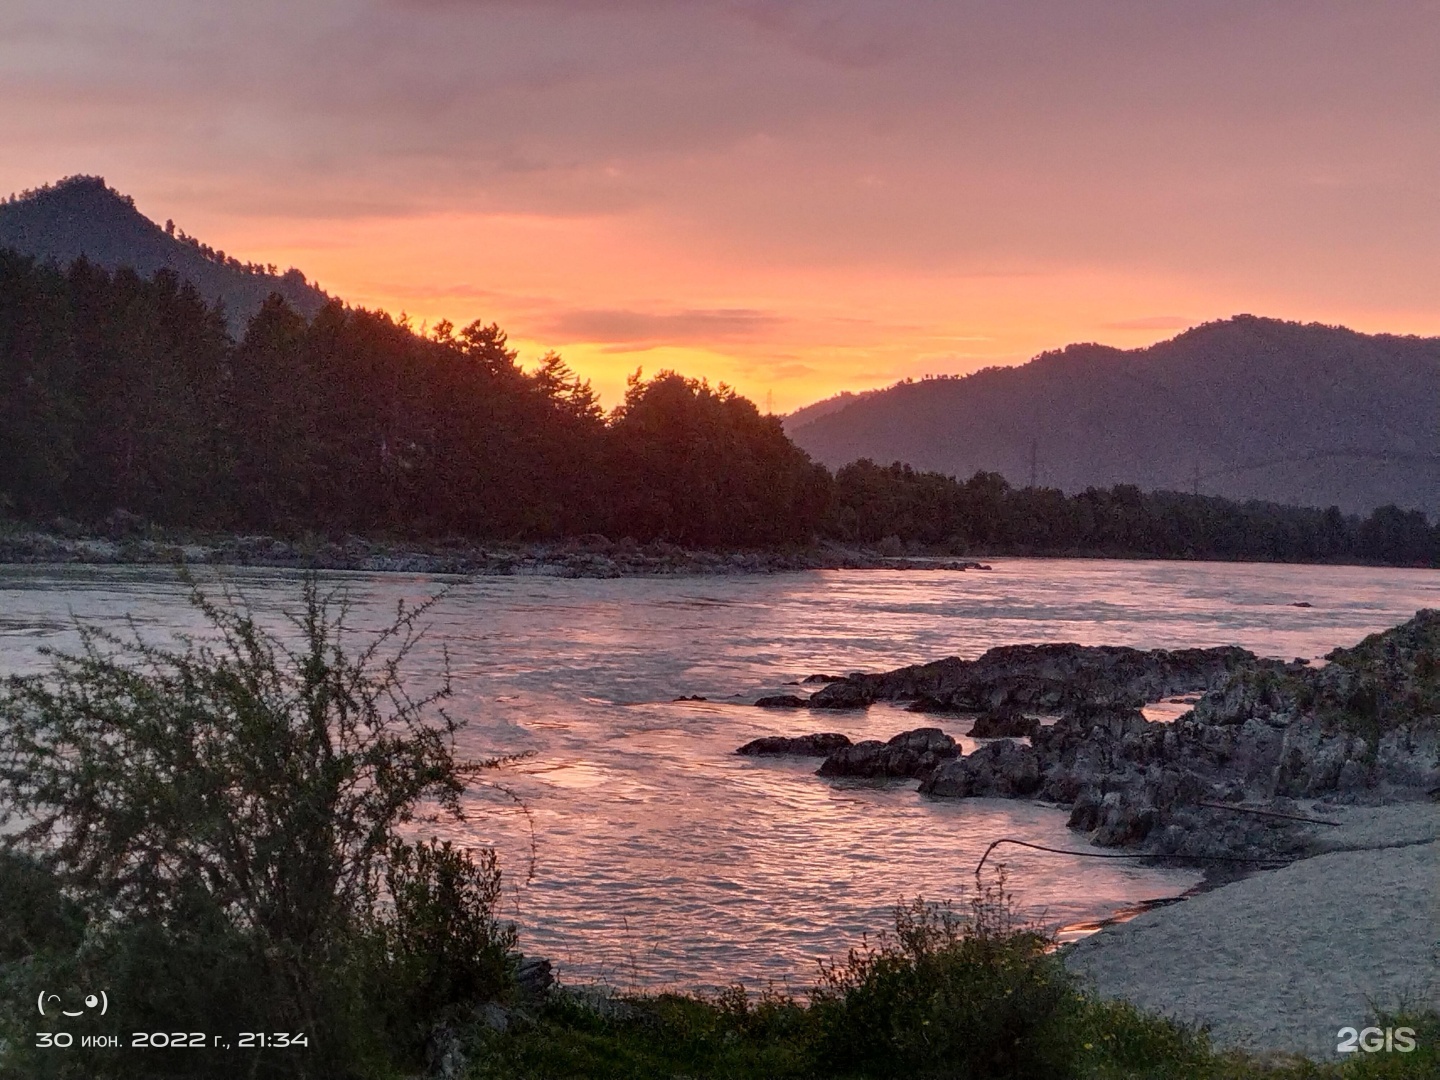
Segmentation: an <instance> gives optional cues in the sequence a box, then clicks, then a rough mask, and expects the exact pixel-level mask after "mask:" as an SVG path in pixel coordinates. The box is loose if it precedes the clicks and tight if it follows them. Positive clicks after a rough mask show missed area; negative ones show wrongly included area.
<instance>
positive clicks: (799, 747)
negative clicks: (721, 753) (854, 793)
mask: <svg viewBox="0 0 1440 1080" xmlns="http://www.w3.org/2000/svg"><path fill="white" fill-rule="evenodd" d="M849 745H850V740H849V739H848V738H846V737H845V736H844V735H840V734H838V733H836V732H833V731H822V732H817V733H816V734H814V735H796V736H793V737H790V736H785V735H766V736H764V737H763V738H759V739H752V740H751V741H750V742H748V743H746V744H745V745H744V746H742V747H740V749H739V750H736V751H735V752H736V753H737V754H745V755H746V756H748V757H758V756H762V755H768V754H795V755H797V756H799V757H825V756H826V755H828V754H833V753H834V752H835V751H837V750H840V749H842V748H844V747H846V746H849Z"/></svg>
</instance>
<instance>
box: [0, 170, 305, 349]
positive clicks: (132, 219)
mask: <svg viewBox="0 0 1440 1080" xmlns="http://www.w3.org/2000/svg"><path fill="white" fill-rule="evenodd" d="M0 248H10V249H12V250H15V251H19V252H21V253H22V254H25V255H29V256H31V257H33V258H37V259H42V260H50V259H53V260H54V261H55V262H57V263H60V264H62V265H64V264H67V263H70V262H73V261H74V260H75V259H78V258H80V257H82V256H83V257H84V258H86V259H89V260H90V261H91V262H92V263H95V264H97V265H99V266H103V267H104V268H106V269H107V270H115V269H118V268H119V267H122V266H128V267H131V268H132V269H134V270H136V271H137V272H138V273H139V274H140V275H141V276H142V277H147V278H148V277H150V276H151V275H153V274H154V273H155V272H156V271H157V270H167V269H168V270H173V271H174V272H175V273H176V274H177V275H178V276H179V277H180V278H181V279H182V280H186V281H189V282H190V283H191V284H193V285H194V286H195V288H196V290H197V291H198V292H199V293H200V295H201V296H203V297H204V298H205V299H206V300H208V301H209V302H210V303H215V302H217V301H219V302H221V303H223V304H224V305H225V312H226V315H227V318H228V320H229V323H230V327H231V330H232V331H235V332H237V333H238V332H239V331H241V330H243V329H244V327H245V324H246V323H247V322H248V321H249V319H250V317H251V316H252V315H254V314H255V312H257V311H259V310H260V306H261V305H262V304H263V303H264V302H265V299H266V297H268V296H269V295H270V294H271V293H279V294H280V295H281V296H283V297H284V298H285V300H286V301H287V302H288V303H289V304H290V306H291V307H293V308H294V309H295V310H296V311H298V312H300V313H301V314H303V315H304V316H306V317H307V318H311V317H313V316H314V315H315V313H316V312H318V311H319V310H320V309H321V308H322V307H323V306H324V305H325V301H326V300H327V299H328V297H327V296H326V295H325V293H323V292H322V291H321V290H320V289H318V288H316V287H315V286H314V285H311V284H308V283H307V282H306V280H305V275H304V274H302V273H301V272H300V271H299V270H295V269H293V268H292V269H290V270H287V271H285V272H284V273H283V274H277V273H275V272H274V269H275V268H274V267H262V266H258V265H256V264H254V263H243V262H241V261H240V260H239V259H236V258H234V257H233V256H227V255H226V254H225V253H224V252H223V251H215V250H214V249H213V248H210V247H209V246H207V245H205V244H202V243H200V242H199V241H198V240H196V239H194V238H193V237H188V236H186V235H185V234H184V233H183V232H177V231H176V230H175V228H174V225H173V224H172V223H169V222H167V223H166V227H165V228H161V227H160V226H159V225H156V224H155V223H154V222H153V221H151V220H150V219H149V218H147V217H146V216H145V215H144V214H142V213H140V211H138V210H136V209H135V202H134V200H133V199H131V198H130V197H129V196H128V195H121V194H120V193H119V192H118V191H115V190H114V189H112V188H110V187H107V186H106V184H105V181H104V179H102V178H101V177H98V176H72V177H69V178H67V179H65V180H61V181H60V182H59V183H56V184H52V185H47V186H45V187H42V188H37V189H35V190H33V191H27V192H25V193H23V194H22V195H20V196H18V197H12V198H11V199H10V200H8V201H5V202H3V203H0Z"/></svg>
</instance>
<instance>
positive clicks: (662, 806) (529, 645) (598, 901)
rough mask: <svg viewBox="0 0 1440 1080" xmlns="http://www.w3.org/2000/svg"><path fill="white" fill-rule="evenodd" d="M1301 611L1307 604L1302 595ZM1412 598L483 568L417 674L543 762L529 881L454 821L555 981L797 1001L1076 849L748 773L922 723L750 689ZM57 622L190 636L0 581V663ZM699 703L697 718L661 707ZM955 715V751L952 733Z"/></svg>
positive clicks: (31, 581) (1125, 879)
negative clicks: (914, 904)
mask: <svg viewBox="0 0 1440 1080" xmlns="http://www.w3.org/2000/svg"><path fill="white" fill-rule="evenodd" d="M225 576H226V577H227V579H228V580H229V581H230V582H231V584H232V585H233V586H235V587H236V588H238V589H239V590H241V591H242V592H243V593H244V594H245V595H246V596H247V597H248V598H249V600H250V602H251V603H252V604H253V605H254V606H255V607H256V608H257V609H258V610H260V611H262V612H269V613H274V612H278V611H279V610H280V609H281V608H283V607H286V606H293V605H294V602H295V597H296V594H297V588H296V583H297V577H296V575H294V574H290V573H286V572H282V571H272V570H240V569H235V570H230V571H227V572H226V573H225ZM326 580H327V582H330V583H332V584H336V585H343V586H344V587H345V588H346V589H347V590H348V592H349V594H350V596H351V598H352V600H353V601H354V602H355V605H356V612H355V616H354V621H355V622H356V623H357V625H366V626H372V627H378V626H381V625H384V624H385V622H386V621H387V620H388V618H389V616H390V615H391V614H393V611H394V607H395V603H396V601H397V600H399V599H402V598H404V599H407V600H416V599H420V598H423V597H425V596H427V595H429V594H430V593H431V592H433V591H434V590H435V589H437V588H438V587H440V586H441V585H442V584H445V583H443V582H441V581H440V580H438V579H430V578H421V577H407V576H396V575H378V574H375V575H371V574H333V575H326ZM1302 601H1303V602H1307V603H1309V604H1312V605H1313V606H1312V607H1308V608H1300V607H1295V606H1293V605H1294V604H1296V603H1298V602H1302ZM1426 606H1429V607H1436V606H1440V574H1437V573H1436V572H1433V571H1410V570H1376V569H1358V568H1350V567H1294V566H1270V565H1264V566H1261V565H1232V564H1204V563H1158V562H1118V561H1083V560H1068V561H1054V560H1003V561H998V562H996V563H994V569H993V570H992V571H990V572H988V573H985V572H968V573H963V574H961V573H950V572H933V571H932V572H920V571H913V572H899V571H828V572H815V573H803V574H784V575H771V576H753V577H752V576H747V577H716V578H674V579H631V580H608V581H594V580H562V579H554V578H543V577H516V578H489V579H482V580H479V581H476V582H472V583H459V584H454V585H453V588H452V591H451V592H450V593H449V594H448V595H447V596H446V598H445V599H444V600H443V602H442V603H441V604H440V605H439V606H438V607H436V608H435V609H434V610H433V611H432V612H431V615H430V618H429V624H430V631H429V635H428V637H427V639H426V641H425V642H424V643H423V644H422V646H421V648H420V649H419V650H418V652H417V653H416V654H415V655H414V657H413V667H414V669H415V676H416V677H417V678H418V679H419V680H421V681H424V680H427V679H431V678H433V677H434V676H435V675H436V674H437V673H438V672H439V671H440V669H441V666H442V650H441V647H442V645H443V646H445V647H447V648H448V650H449V654H450V663H451V667H452V670H453V672H454V675H455V689H456V700H455V702H454V703H453V705H454V708H453V710H452V711H453V712H454V713H456V714H457V715H461V716H463V717H465V718H467V719H468V720H469V724H470V726H469V728H468V729H467V731H466V732H465V735H464V741H465V748H466V749H467V751H469V752H471V753H473V754H477V755H479V754H486V755H488V754H493V753H500V752H518V751H528V752H531V754H532V756H531V757H529V758H528V759H527V760H526V761H525V762H524V763H523V764H522V765H520V766H518V767H516V768H513V769H511V770H509V771H507V772H506V773H504V774H503V776H502V777H501V779H503V781H504V783H505V784H506V786H507V787H508V788H509V789H510V791H511V792H512V793H513V794H514V795H515V796H518V797H519V798H520V799H521V800H523V802H524V804H525V805H526V807H528V810H529V815H530V820H531V821H532V822H533V828H534V836H535V845H534V861H533V870H532V869H531V862H530V844H529V836H530V834H529V831H528V827H527V824H526V819H525V817H524V816H523V815H521V814H520V813H519V812H518V811H517V810H516V809H515V807H514V805H513V804H512V803H511V802H510V801H509V799H508V797H507V796H506V795H505V794H504V793H501V792H498V791H491V792H488V793H483V792H482V793H480V794H478V795H476V796H475V797H474V798H473V799H472V811H473V813H472V820H471V821H470V822H468V823H466V824H465V825H462V826H450V827H447V830H448V831H447V835H450V836H453V837H455V838H458V839H464V840H466V841H468V842H470V843H477V842H479V843H486V844H494V845H495V846H496V847H497V848H498V849H499V850H500V851H501V853H502V857H503V860H504V866H505V869H506V873H507V881H508V885H507V899H506V907H507V911H508V912H509V913H510V914H511V915H512V916H513V917H514V918H515V919H516V920H517V921H518V922H519V923H520V925H521V927H522V930H523V938H524V947H525V948H526V949H527V951H530V952H534V953H538V954H541V955H547V956H550V957H552V958H553V959H555V960H556V961H557V963H558V964H559V966H560V967H561V969H562V971H563V973H564V974H565V975H566V976H568V977H569V978H572V979H593V978H600V979H606V980H609V981H611V982H614V983H617V984H620V985H623V986H629V985H637V984H646V985H655V984H667V985H680V986H697V985H718V984H723V983H727V982H732V981H735V980H744V981H746V982H749V983H751V984H752V985H754V984H755V983H757V982H763V981H764V980H766V979H770V978H773V979H775V980H777V981H782V980H787V979H788V980H789V981H790V983H791V985H792V986H795V987H796V988H803V987H805V986H807V985H808V984H809V982H810V981H811V979H812V978H813V975H814V972H815V961H816V960H817V959H820V958H828V957H833V956H835V955H837V954H840V953H842V952H843V951H844V949H845V948H846V947H847V946H849V945H850V944H852V943H855V942H856V941H858V939H859V936H860V935H861V933H864V932H870V933H873V932H874V931H876V930H878V929H881V928H883V927H884V926H885V925H886V924H887V922H888V913H889V909H890V908H891V907H892V906H893V904H894V903H895V902H896V901H897V900H900V899H902V898H907V897H912V896H914V895H916V894H923V895H924V896H926V897H928V898H943V897H959V896H960V895H961V891H962V889H963V888H964V887H965V884H966V881H967V879H968V880H971V881H973V874H972V871H973V868H974V866H975V862H976V860H977V859H978V858H979V856H980V853H981V852H982V851H983V850H984V849H985V847H986V845H987V844H989V842H990V841H991V840H993V839H995V838H997V837H1000V836H1016V837H1021V838H1026V839H1030V840H1034V841H1037V842H1040V843H1051V844H1054V845H1056V846H1061V847H1077V846H1081V845H1082V844H1083V841H1082V840H1081V838H1079V837H1076V836H1074V835H1073V834H1070V833H1069V832H1068V831H1067V830H1066V829H1065V817H1066V815H1065V814H1064V812H1063V811H1059V810H1055V809H1051V808H1046V807H1041V806H1034V805H1030V804H1026V803H1012V802H1008V801H1004V800H979V799H976V800H964V801H958V802H957V801H930V800H926V799H923V798H921V797H920V796H919V795H917V794H916V792H915V790H914V789H915V784H914V783H913V782H904V783H891V784H883V785H873V784H862V783H855V782H844V781H830V780H823V779H821V778H820V777H817V776H815V775H814V769H815V767H816V765H817V764H818V762H817V761H814V760H809V759H768V760H763V759H762V760H756V759H750V758H740V757H737V756H735V755H734V753H733V750H734V749H735V747H736V746H738V745H740V744H741V743H743V742H745V741H747V740H749V739H752V738H754V737H756V736H757V735H762V734H769V733H776V732H793V733H798V732H802V731H808V730H814V729H816V728H820V729H825V730H834V731H842V732H844V733H846V734H847V735H849V736H850V737H851V738H856V739H858V738H888V737H889V736H891V735H893V734H895V733H896V732H898V731H901V730H905V729H906V728H909V727H915V726H920V724H921V723H922V721H921V720H920V719H919V718H916V717H914V716H913V715H907V714H905V713H903V712H901V711H899V710H897V709H894V708H891V707H888V706H877V707H874V708H872V709H871V710H869V712H868V713H829V714H825V715H824V716H823V718H822V717H814V718H812V717H809V716H808V715H806V714H799V715H797V714H794V713H786V712H771V711H767V710H760V709H755V708H753V707H751V706H750V705H748V704H747V702H750V701H753V700H754V698H755V697H756V696H757V695H759V694H761V693H774V692H781V691H783V689H784V688H785V684H787V683H788V682H791V681H793V680H796V679H799V678H802V677H803V676H805V675H808V674H811V673H814V672H842V673H843V672H848V671H855V670H883V669H886V668H892V667H897V666H899V665H902V664H907V663H914V662H917V661H924V660H932V659H936V658H938V657H942V656H948V655H960V656H965V657H973V656H977V655H979V654H980V653H981V652H983V651H984V650H985V649H987V648H990V647H991V646H994V645H1003V644H1012V643H1017V642H1042V641H1076V642H1081V643H1085V644H1114V645H1133V646H1137V647H1146V648H1148V647H1157V646H1159V647H1181V646H1191V645H1197V646H1205V645H1221V644H1238V645H1242V646H1245V647H1246V648H1249V649H1252V650H1255V651H1256V652H1259V653H1261V654H1264V655H1270V656H1279V657H1284V658H1286V659H1289V658H1291V657H1295V656H1303V657H1318V656H1321V655H1323V654H1324V653H1325V652H1327V651H1329V650H1330V649H1332V648H1334V647H1335V646H1337V645H1347V644H1351V643H1353V642H1355V641H1357V640H1359V638H1361V637H1362V636H1364V635H1365V634H1367V633H1370V632H1372V631H1375V630H1380V629H1384V628H1385V627H1387V626H1391V625H1393V624H1394V623H1396V622H1398V621H1400V620H1402V619H1404V618H1407V617H1408V616H1410V615H1411V614H1413V613H1414V612H1415V611H1416V609H1418V608H1420V607H1426ZM72 617H79V618H81V619H84V620H88V621H91V622H96V623H100V624H105V625H111V626H113V625H115V624H117V623H119V622H120V621H122V620H124V619H125V618H127V617H128V618H132V619H134V620H135V621H136V623H137V625H138V626H139V627H140V628H141V630H142V632H143V633H145V634H146V635H147V636H159V635H163V634H164V633H166V632H168V631H171V630H185V629H194V628H197V626H198V624H197V622H196V620H195V618H194V615H193V612H192V611H191V610H190V609H189V608H188V607H187V605H186V603H185V598H184V590H183V589H182V588H181V587H180V586H179V584H178V583H177V582H176V581H175V580H174V578H173V577H172V576H171V575H170V574H168V573H167V572H164V571H157V570H153V569H142V568H47V567H39V568H35V567H0V670H4V671H17V670H34V669H35V668H37V667H38V666H40V665H41V664H42V662H43V661H42V660H41V658H40V657H39V655H38V649H39V647H40V646H42V645H47V644H48V645H55V646H61V647H64V646H67V645H71V644H73V643H74V640H75V639H74V632H73V629H72V623H71V620H72ZM692 694H698V695H702V696H704V697H706V698H708V699H709V700H708V701H705V702H684V703H677V702H673V701H672V699H673V698H676V697H678V696H680V695H692ZM923 722H924V723H933V722H934V720H933V719H927V720H925V721H923ZM941 723H942V724H943V723H944V721H941ZM951 723H952V727H953V728H955V729H957V730H952V734H958V733H959V731H963V730H965V728H966V727H967V726H968V725H966V724H965V723H963V722H961V723H958V724H956V723H954V722H953V721H952V722H951ZM967 744H968V741H967ZM969 745H973V744H969ZM1016 852H1018V853H1016ZM1005 860H1006V862H1007V864H1008V866H1009V874H1010V885H1011V888H1012V889H1013V890H1014V892H1015V894H1016V898H1017V900H1018V901H1019V903H1020V904H1021V906H1022V907H1023V908H1024V909H1026V910H1027V911H1028V912H1030V913H1032V914H1034V915H1036V916H1039V917H1043V918H1045V919H1046V920H1048V921H1050V922H1052V923H1055V924H1059V923H1066V922H1073V921H1078V920H1083V919H1090V918H1096V917H1103V916H1105V915H1107V914H1109V913H1110V912H1113V911H1115V910H1116V909H1118V908H1122V907H1124V906H1127V905H1130V904H1133V903H1135V902H1136V901H1140V900H1144V899H1149V898H1154V897H1162V896H1169V895H1175V894H1177V893H1179V892H1182V891H1183V890H1185V889H1186V888H1187V887H1189V886H1190V885H1192V884H1193V883H1194V882H1195V881H1197V880H1198V874H1195V873H1193V872H1190V871H1184V870H1156V869H1148V868H1142V867H1136V866H1132V865H1130V863H1129V862H1128V861H1126V860H1115V861H1105V860H1094V859H1083V858H1074V857H1067V856H1062V855H1045V854H1037V853H1030V852H1020V851H1019V849H1011V850H1010V851H1009V852H1007V853H1006V854H1005Z"/></svg>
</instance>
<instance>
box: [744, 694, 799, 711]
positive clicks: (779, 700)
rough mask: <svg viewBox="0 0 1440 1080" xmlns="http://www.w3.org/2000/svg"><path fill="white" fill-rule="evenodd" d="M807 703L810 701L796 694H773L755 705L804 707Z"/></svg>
mask: <svg viewBox="0 0 1440 1080" xmlns="http://www.w3.org/2000/svg"><path fill="white" fill-rule="evenodd" d="M807 704H809V702H807V701H806V700H805V699H804V698H802V697H797V696H796V695H794V694H772V695H771V696H769V697H762V698H761V699H760V700H759V701H757V702H755V705H756V706H757V707H758V708H761V709H803V708H805V706H806V705H807Z"/></svg>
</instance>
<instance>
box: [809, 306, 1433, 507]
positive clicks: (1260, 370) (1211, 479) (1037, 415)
mask: <svg viewBox="0 0 1440 1080" xmlns="http://www.w3.org/2000/svg"><path fill="white" fill-rule="evenodd" d="M795 419H800V417H798V416H797V417H795ZM786 427H787V430H788V431H789V433H790V435H791V437H792V438H793V439H794V440H795V442H796V443H798V444H799V445H800V446H801V447H802V448H803V449H805V450H807V451H809V453H810V454H811V455H813V456H814V457H815V458H817V459H818V460H820V461H822V462H824V463H825V464H827V465H830V466H831V467H836V466H839V465H841V464H843V463H845V462H849V461H853V460H856V459H857V458H870V459H873V460H875V461H878V462H882V463H885V462H891V461H904V462H907V463H909V464H912V465H914V466H915V467H916V468H921V469H927V470H934V471H938V472H944V473H948V474H952V475H956V476H960V477H962V478H963V477H968V476H970V475H972V474H973V473H975V472H976V471H977V470H987V471H994V472H999V473H1001V474H1003V475H1004V476H1005V477H1006V479H1008V480H1009V481H1010V482H1011V483H1012V484H1015V485H1016V486H1024V485H1027V484H1029V483H1030V481H1031V477H1032V473H1033V476H1034V479H1035V481H1036V482H1037V483H1038V484H1040V485H1041V486H1050V487H1058V488H1061V489H1063V490H1065V491H1069V492H1075V491H1080V490H1083V489H1085V488H1086V487H1090V486H1092V485H1093V486H1107V485H1112V484H1135V485H1138V486H1139V487H1141V488H1143V489H1149V490H1162V489H1169V490H1179V491H1191V490H1194V489H1196V488H1198V490H1199V491H1200V492H1201V493H1203V494H1210V495H1222V496H1225V497H1227V498H1232V499H1237V498H1238V499H1251V498H1254V499H1264V500H1268V501H1273V502H1280V503H1291V504H1303V505H1309V506H1330V505H1337V506H1339V507H1341V508H1342V509H1344V510H1346V511H1349V512H1353V513H1363V512H1366V511H1369V510H1371V509H1373V508H1375V507H1377V506H1382V505H1385V504H1391V503H1393V504H1395V505H1397V506H1400V507H1402V508H1406V509H1417V510H1424V511H1426V512H1427V513H1430V514H1432V515H1434V514H1436V513H1440V338H1417V337H1397V336H1393V335H1389V334H1379V335H1369V334H1360V333H1356V332H1355V331H1352V330H1347V329H1344V328H1343V327H1336V326H1322V325H1318V324H1309V325H1302V324H1300V323H1291V322H1282V321H1280V320H1276V319H1262V318H1257V317H1255V316H1252V315H1237V316H1236V317H1234V318H1233V319H1227V320H1224V321H1219V322H1212V323H1206V324H1204V325H1203V326H1198V327H1195V328H1194V329H1192V330H1189V331H1186V332H1185V333H1183V334H1181V335H1180V336H1178V337H1176V338H1174V339H1172V340H1170V341H1165V342H1161V343H1159V344H1157V345H1153V346H1151V347H1149V348H1145V349H1134V350H1122V349H1115V348H1110V347H1108V346H1104V345H1071V346H1069V347H1068V348H1065V349H1063V350H1060V351H1058V352H1049V353H1044V354H1042V355H1040V356H1038V357H1036V358H1035V359H1034V360H1032V361H1030V363H1028V364H1025V365H1023V366H1021V367H1012V368H989V369H986V370H984V371H979V372H976V373H975V374H973V375H968V376H965V377H963V378H937V379H925V380H922V381H920V382H911V381H907V382H903V383H900V384H898V385H896V386H892V387H890V388H889V389H887V390H884V391H881V392H879V393H875V394H870V395H866V396H861V397H858V398H857V399H856V400H855V401H853V402H849V403H846V404H844V405H843V407H841V408H838V409H834V410H831V411H828V412H826V413H824V414H822V415H819V416H814V417H813V418H811V419H809V422H803V423H798V424H796V423H793V422H792V423H787V425H786Z"/></svg>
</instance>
